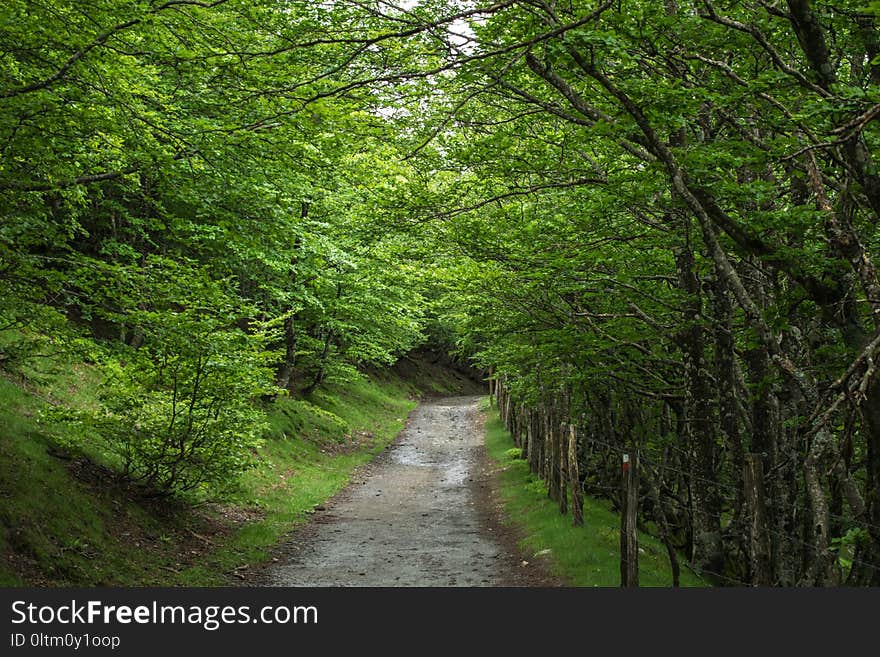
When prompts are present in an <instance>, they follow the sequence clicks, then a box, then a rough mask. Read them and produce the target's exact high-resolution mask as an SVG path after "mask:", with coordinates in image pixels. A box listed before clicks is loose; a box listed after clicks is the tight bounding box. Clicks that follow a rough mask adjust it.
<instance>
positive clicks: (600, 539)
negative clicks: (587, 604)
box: [486, 411, 705, 586]
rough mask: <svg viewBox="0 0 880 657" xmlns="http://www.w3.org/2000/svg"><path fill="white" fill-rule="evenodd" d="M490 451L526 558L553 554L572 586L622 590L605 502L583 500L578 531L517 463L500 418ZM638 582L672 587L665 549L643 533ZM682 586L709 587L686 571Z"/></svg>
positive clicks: (492, 422) (491, 425) (615, 525)
mask: <svg viewBox="0 0 880 657" xmlns="http://www.w3.org/2000/svg"><path fill="white" fill-rule="evenodd" d="M486 448H487V451H488V453H489V456H490V458H491V459H492V461H493V462H494V463H495V464H496V465H497V466H499V468H500V473H499V479H500V488H501V491H500V492H501V498H502V501H503V503H504V509H505V516H506V518H507V521H508V522H512V523H514V524H515V525H516V526H517V527H518V528H519V529H520V530H521V531H522V532H523V534H524V535H525V538H524V539H523V540H522V542H521V548H522V549H523V550H524V551H525V552H526V553H527V554H536V553H538V552H543V551H544V550H549V551H550V552H549V553H545V554H548V557H549V559H550V561H551V563H552V569H553V571H554V574H556V575H559V576H560V577H562V578H563V579H564V580H565V581H566V582H568V583H570V584H571V585H573V586H619V585H620V516H619V515H618V514H617V513H614V512H613V511H612V510H611V506H610V504H609V503H607V502H606V501H604V500H597V499H593V498H589V497H588V498H586V499H585V500H584V527H582V528H581V527H573V526H572V524H571V516H570V515H561V514H560V513H559V508H558V507H557V505H556V504H555V503H554V502H552V501H550V500H549V499H548V497H547V489H546V485H545V483H544V482H543V481H541V480H540V479H538V478H537V477H536V476H535V475H533V474H532V473H531V472H529V466H528V463H526V462H525V461H523V460H522V459H518V458H516V454H515V452H516V451H517V450H513V449H511V448H513V441H512V439H511V437H510V434H509V433H507V431H506V430H505V429H504V426H503V425H502V423H501V420H500V419H499V418H498V414H497V412H495V411H490V413H489V417H488V419H487V421H486ZM639 548H640V555H639V582H640V584H641V585H642V586H671V585H672V575H671V571H670V568H669V561H668V559H667V557H666V550H665V548H664V547H663V545H662V544H661V543H660V541H658V540H657V539H655V538H654V537H652V536H648V535H647V534H644V533H640V534H639ZM681 585H682V586H704V585H705V584H704V583H703V582H701V580H700V579H699V578H697V576H696V575H694V574H693V573H691V572H690V571H688V570H687V569H684V568H683V569H682V572H681Z"/></svg>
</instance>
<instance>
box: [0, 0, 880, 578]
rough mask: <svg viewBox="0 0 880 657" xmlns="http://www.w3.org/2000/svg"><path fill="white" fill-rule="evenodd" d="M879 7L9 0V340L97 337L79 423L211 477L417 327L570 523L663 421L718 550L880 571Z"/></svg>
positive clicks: (401, 351) (676, 474) (43, 352)
mask: <svg viewBox="0 0 880 657" xmlns="http://www.w3.org/2000/svg"><path fill="white" fill-rule="evenodd" d="M878 16H880V3H878V2H876V1H871V0H835V1H833V2H832V1H824V0H822V1H820V0H786V1H784V2H783V1H781V0H775V1H771V0H711V1H710V0H692V1H686V0H664V2H649V1H647V0H460V1H455V0H420V1H415V0H326V1H324V0H314V1H312V0H164V1H163V0H89V1H88V2H86V1H84V0H0V148H2V158H0V290H2V292H0V373H2V375H3V377H5V378H6V379H8V380H10V381H17V382H22V383H21V385H27V381H28V380H29V377H31V376H32V375H33V372H35V371H38V370H40V369H41V368H45V366H46V364H47V363H49V362H51V363H53V364H54V365H55V366H56V367H60V368H62V369H64V368H71V367H80V366H85V367H88V371H89V373H90V374H89V377H91V378H90V380H91V381H92V382H93V387H94V388H95V391H96V392H95V395H94V399H93V400H91V401H90V402H89V403H87V404H75V403H67V402H66V401H65V398H63V397H59V399H56V400H55V401H54V403H51V404H49V405H48V407H47V409H46V410H45V417H42V418H41V422H43V423H44V425H45V426H46V427H47V429H46V430H47V431H49V432H50V433H51V431H52V429H51V427H52V426H55V425H64V426H65V427H67V430H66V431H65V432H64V434H63V439H62V438H58V439H57V440H58V441H59V445H58V447H59V449H65V450H70V451H73V452H76V453H83V454H86V455H88V457H89V458H90V459H92V460H95V461H97V462H100V463H102V464H103V465H105V466H106V467H108V468H110V469H112V470H113V471H114V472H116V473H117V475H118V476H119V477H120V478H122V479H124V480H126V481H128V482H130V483H131V484H132V485H133V486H137V487H138V489H139V490H142V491H144V493H145V494H148V495H150V496H154V497H156V498H159V499H167V500H175V499H182V500H189V501H192V502H197V501H198V500H199V499H202V498H204V497H206V496H217V495H222V493H223V490H224V489H225V488H226V487H227V486H228V485H229V484H230V482H232V481H233V480H234V479H235V476H236V475H237V474H239V473H242V472H245V471H246V470H247V469H248V468H249V467H250V463H251V455H252V453H253V450H254V449H255V448H256V447H257V446H258V445H259V444H260V443H261V441H262V440H263V439H264V435H265V433H266V429H267V419H266V417H267V416H266V408H267V406H269V405H271V404H273V403H275V400H277V399H279V398H284V397H290V398H294V399H296V398H299V397H303V396H307V395H309V394H311V393H312V392H314V391H315V390H318V389H320V388H321V387H322V386H325V385H327V384H328V383H331V382H334V381H346V380H354V379H356V378H357V377H359V376H361V374H360V373H361V372H363V371H364V370H365V369H369V368H379V369H381V368H384V367H388V366H390V365H392V364H393V363H395V362H396V361H397V360H398V359H400V358H401V357H402V356H404V355H405V354H407V353H409V352H411V351H412V350H413V349H414V348H417V347H424V346H425V345H427V346H429V347H431V348H433V349H437V350H440V351H448V352H451V353H454V354H455V355H456V358H458V359H460V360H461V361H462V362H467V363H470V364H471V365H472V366H473V367H475V368H477V369H479V370H480V371H481V372H483V373H484V376H485V378H486V379H488V380H489V381H490V382H491V384H492V386H493V389H497V393H498V395H497V403H498V406H499V409H500V411H501V413H502V417H503V419H504V421H505V423H506V425H507V427H508V428H509V429H510V430H511V432H512V433H513V434H514V438H515V440H516V441H517V445H518V446H520V447H521V448H522V454H523V458H527V459H528V460H529V463H530V466H531V467H532V469H533V470H534V471H535V472H538V473H540V474H541V475H542V476H544V477H545V478H546V479H547V486H548V489H549V493H550V495H551V497H553V498H554V499H555V500H557V501H558V502H559V503H560V506H561V508H562V509H563V510H565V509H567V510H568V511H570V513H571V514H572V516H573V521H574V522H577V521H578V519H577V517H576V516H577V514H576V507H577V505H578V504H579V503H580V502H579V501H578V499H579V497H580V495H581V494H583V495H587V496H592V497H600V498H603V497H604V498H610V499H611V500H614V501H615V503H619V502H620V499H619V497H620V485H619V479H620V474H619V470H620V460H621V454H623V453H627V454H630V453H633V454H635V453H637V454H638V462H639V484H638V486H639V490H638V491H637V495H638V497H639V513H640V518H639V523H640V524H641V525H643V526H645V527H648V528H650V529H651V530H652V531H653V532H654V533H656V534H657V535H658V536H660V537H661V538H662V540H663V541H664V543H665V544H666V545H667V547H668V549H669V552H670V558H672V559H677V558H678V556H676V555H681V558H682V559H683V560H685V561H687V562H688V563H689V564H690V567H692V568H693V569H694V570H695V571H696V572H698V573H700V574H701V575H703V576H704V577H706V578H707V580H708V581H710V582H712V583H714V584H717V585H734V586H735V585H759V586H769V585H773V586H836V585H846V586H877V585H880V376H878V372H877V367H878V364H880V363H878V359H880V275H878V270H877V265H876V263H875V262H874V258H875V257H877V256H878V254H880V227H878V220H880V170H878V164H877V160H876V158H877V157H878V149H880V121H877V118H878V116H880V30H878V20H880V18H878ZM33 376H35V375H33ZM563 438H564V440H563ZM569 438H570V441H569ZM571 466H574V467H573V468H572V467H571ZM571 472H574V473H575V474H574V475H573V478H572V476H568V484H569V486H568V488H569V489H570V490H571V496H572V499H571V504H568V503H567V500H566V498H567V497H568V493H567V491H566V485H565V480H566V476H567V473H571ZM560 473H562V475H560ZM560 479H561V481H560ZM3 520H4V522H6V523H7V524H9V523H10V522H12V521H11V520H9V519H8V518H4V519H3Z"/></svg>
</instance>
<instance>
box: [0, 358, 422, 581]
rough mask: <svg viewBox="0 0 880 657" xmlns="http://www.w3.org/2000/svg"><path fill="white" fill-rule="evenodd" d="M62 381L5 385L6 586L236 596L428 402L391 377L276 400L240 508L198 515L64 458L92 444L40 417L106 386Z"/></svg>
mask: <svg viewBox="0 0 880 657" xmlns="http://www.w3.org/2000/svg"><path fill="white" fill-rule="evenodd" d="M55 369H56V370H57V372H56V373H49V372H48V371H47V373H45V374H44V375H43V376H39V377H36V376H35V377H32V378H31V377H28V378H26V379H21V380H19V379H15V380H13V379H10V378H5V377H3V376H0V555H2V559H0V585H2V586H20V585H48V586H90V585H118V586H135V585H192V586H199V585H222V584H228V583H229V582H230V580H231V578H232V575H231V574H232V573H241V572H247V570H248V568H252V567H253V566H254V565H255V564H258V563H260V562H263V561H266V560H267V559H268V558H269V557H270V556H271V554H272V549H273V547H274V546H275V545H277V544H278V543H279V542H280V541H281V540H282V539H283V537H284V536H285V534H287V533H288V532H289V531H291V530H292V529H293V528H294V527H296V526H297V525H299V524H301V523H302V522H304V521H305V520H306V519H307V518H308V517H309V514H310V513H311V512H313V510H314V508H315V506H317V505H319V504H321V503H322V502H324V501H325V500H326V499H327V498H329V497H331V496H332V495H333V494H335V493H336V492H337V491H338V490H340V489H341V488H342V487H343V486H344V485H345V484H346V483H347V482H348V480H349V478H350V476H351V474H352V471H353V470H354V468H356V467H357V466H358V465H360V464H362V463H364V462H366V461H368V460H369V459H371V458H372V457H373V456H374V455H376V454H377V453H379V452H380V451H381V450H382V449H384V448H385V446H387V445H388V443H390V442H391V441H392V440H393V439H394V437H395V436H396V435H397V433H398V432H399V431H400V430H401V428H402V427H403V426H404V423H405V420H406V417H407V415H408V413H409V411H410V410H411V409H412V408H414V407H415V405H416V403H417V402H416V401H415V398H416V396H417V391H416V390H415V388H413V387H412V386H411V385H410V384H409V383H407V382H406V381H404V380H402V379H401V378H400V377H397V376H393V375H390V374H383V375H378V374H374V375H371V376H368V377H364V378H362V379H359V380H355V381H350V382H346V383H340V384H334V385H328V386H325V387H324V388H322V389H320V390H318V391H316V392H315V393H314V394H313V395H312V396H311V397H310V398H309V399H305V400H303V399H299V400H292V399H282V400H279V401H278V402H276V403H274V404H273V405H272V406H271V407H270V408H269V409H268V411H267V413H268V419H269V425H270V430H269V432H268V434H267V436H266V440H265V443H264V445H263V447H262V448H261V449H260V450H259V451H258V453H257V454H256V455H255V457H256V458H255V462H256V463H255V467H253V468H252V469H251V470H250V471H248V472H247V473H245V475H244V476H242V477H241V480H240V482H239V484H240V485H239V486H238V487H237V492H236V493H235V494H234V496H233V497H232V498H231V499H229V500H226V501H224V503H223V504H210V505H204V506H202V507H199V508H195V509H194V508H191V507H188V506H185V505H182V504H174V503H169V502H168V501H159V500H152V501H151V500H148V499H144V498H142V497H139V496H138V495H136V494H135V493H133V492H131V491H130V490H128V489H126V488H125V487H123V486H121V485H120V484H119V483H118V482H117V481H116V480H115V478H114V477H113V474H112V472H110V471H109V470H107V469H106V468H104V467H101V466H96V465H94V463H93V461H94V459H87V458H83V455H84V454H88V450H87V449H83V450H82V453H78V452H75V451H73V452H71V451H69V450H65V449H63V448H59V444H58V443H57V442H56V440H55V439H54V438H53V437H50V436H54V437H55V438H59V439H60V441H61V443H62V444H75V443H76V442H77V441H79V442H81V438H82V437H81V436H75V435H73V432H74V431H75V429H74V428H72V427H71V428H69V429H68V428H66V427H63V426H61V427H59V426H54V427H52V431H49V430H48V427H46V426H45V425H44V424H43V421H42V420H41V419H40V418H41V411H43V410H44V409H46V408H47V405H48V404H49V403H52V402H54V403H58V402H62V403H66V404H67V403H70V404H88V403H92V401H93V400H94V395H95V392H96V388H97V386H98V385H99V381H97V379H96V378H95V373H94V372H92V371H90V369H89V368H88V366H85V365H82V364H70V366H68V367H61V368H57V367H56V368H55ZM65 431H69V432H70V436H65ZM66 437H69V438H70V440H65V438H66Z"/></svg>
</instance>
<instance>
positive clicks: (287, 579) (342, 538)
mask: <svg viewBox="0 0 880 657" xmlns="http://www.w3.org/2000/svg"><path fill="white" fill-rule="evenodd" d="M479 399H480V397H450V398H444V399H438V400H432V401H427V402H424V403H422V404H421V405H420V406H419V407H418V408H417V409H416V410H415V411H413V413H412V415H411V416H410V419H409V422H408V425H407V428H406V429H405V430H404V431H403V432H402V433H401V435H400V437H399V438H398V439H397V441H395V443H394V444H393V445H391V447H389V448H388V450H387V451H386V452H385V453H384V454H383V455H382V456H380V457H379V458H378V459H377V460H376V461H374V462H373V463H372V464H371V465H370V467H369V468H367V469H366V470H364V471H362V472H361V473H360V475H361V476H360V479H361V481H359V482H358V483H355V484H353V485H352V486H350V487H349V488H348V489H346V490H345V491H344V492H343V493H341V494H340V495H338V496H337V497H336V498H335V499H334V500H333V501H332V502H331V503H330V504H328V507H327V509H325V510H323V511H319V512H318V514H316V516H315V518H314V519H313V521H312V522H311V523H309V524H308V525H306V526H305V527H303V528H302V529H300V530H298V531H297V532H296V533H295V534H294V535H293V537H292V538H291V541H290V542H289V543H288V545H287V546H286V547H285V551H286V555H285V556H284V557H283V558H282V559H281V562H280V563H278V564H275V565H273V566H272V567H270V568H269V570H268V571H267V572H266V573H265V578H264V580H265V583H266V584H269V585H271V586H523V585H535V584H538V585H541V584H545V583H548V580H547V578H546V576H545V575H544V574H543V573H542V572H541V571H540V570H539V569H536V568H535V567H534V565H532V567H531V568H527V567H524V566H523V565H522V562H521V560H520V557H519V555H518V554H517V553H516V548H515V539H514V538H513V537H512V536H510V535H509V532H506V531H505V528H504V526H502V525H501V524H500V523H498V522H497V521H496V519H495V518H494V517H493V513H492V510H493V509H494V504H493V503H492V495H491V491H490V487H489V482H490V473H489V469H488V467H487V465H486V463H485V454H484V448H483V445H482V435H483V434H482V425H481V422H480V414H479V411H478V410H477V402H478V401H479Z"/></svg>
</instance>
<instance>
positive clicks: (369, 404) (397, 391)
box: [178, 379, 417, 586]
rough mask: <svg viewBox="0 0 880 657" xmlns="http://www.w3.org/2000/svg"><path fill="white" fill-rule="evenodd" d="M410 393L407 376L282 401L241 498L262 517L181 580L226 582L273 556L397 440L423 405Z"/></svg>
mask: <svg viewBox="0 0 880 657" xmlns="http://www.w3.org/2000/svg"><path fill="white" fill-rule="evenodd" d="M411 395H412V390H411V389H410V388H409V387H408V386H407V385H406V384H405V383H403V382H402V381H384V382H378V381H376V380H374V379H364V380H361V381H355V382H352V383H347V384H344V385H335V386H330V387H328V388H325V389H323V390H319V391H316V392H315V393H314V394H313V395H312V397H311V398H310V399H309V400H307V401H306V400H281V401H279V402H277V403H276V404H275V406H274V408H273V409H272V412H271V413H270V416H269V420H270V424H271V430H270V435H269V437H268V439H267V442H266V444H265V446H264V447H263V449H262V450H261V452H260V455H259V465H258V467H256V468H254V469H252V470H250V471H249V472H247V473H246V474H245V475H244V477H243V480H242V489H241V491H240V492H239V493H238V494H237V495H236V497H235V499H234V505H235V506H236V507H238V508H239V509H252V510H254V511H256V512H257V513H258V514H259V516H260V517H259V519H255V520H252V521H250V522H247V523H245V524H243V525H242V526H241V527H240V528H239V529H237V530H236V531H235V532H234V533H233V534H232V535H231V536H230V537H228V538H227V539H226V543H225V545H224V546H223V547H222V548H220V549H218V550H216V551H213V552H212V553H211V554H209V555H207V559H206V560H205V561H204V562H203V563H201V564H199V565H198V566H192V567H190V568H188V569H186V570H184V571H183V572H182V573H181V574H180V577H179V578H178V583H180V584H186V585H190V586H194V585H195V586H197V585H213V584H223V583H224V582H225V580H226V578H225V575H224V574H225V573H228V572H229V571H231V570H235V569H236V568H241V566H247V565H250V564H254V563H260V562H264V561H266V559H268V558H269V556H270V555H271V553H272V548H273V547H274V546H275V545H277V544H278V542H279V541H280V540H281V539H282V538H283V537H284V535H285V534H287V533H288V532H290V531H291V530H292V529H293V528H295V527H296V526H298V525H300V524H302V523H303V522H305V521H306V520H307V519H308V517H309V515H310V513H312V512H313V511H314V508H315V507H316V506H318V505H320V504H321V503H322V502H324V501H325V500H327V498H329V497H331V496H333V495H334V494H335V493H336V492H338V491H339V490H340V489H341V488H343V487H344V486H345V485H346V484H347V483H348V481H349V478H350V475H351V473H352V471H353V470H354V469H355V468H356V467H357V466H359V465H361V464H363V463H365V462H367V461H369V460H370V459H371V458H373V457H374V456H375V455H377V454H378V453H379V452H381V451H382V450H383V449H384V448H385V447H386V446H387V445H388V444H389V443H390V442H391V441H392V440H394V438H395V437H396V436H397V434H398V433H399V432H400V430H401V429H403V426H404V423H405V421H406V417H407V415H408V414H409V412H410V411H411V410H412V409H413V408H415V406H416V403H417V402H416V401H414V400H413V399H412V398H411Z"/></svg>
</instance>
